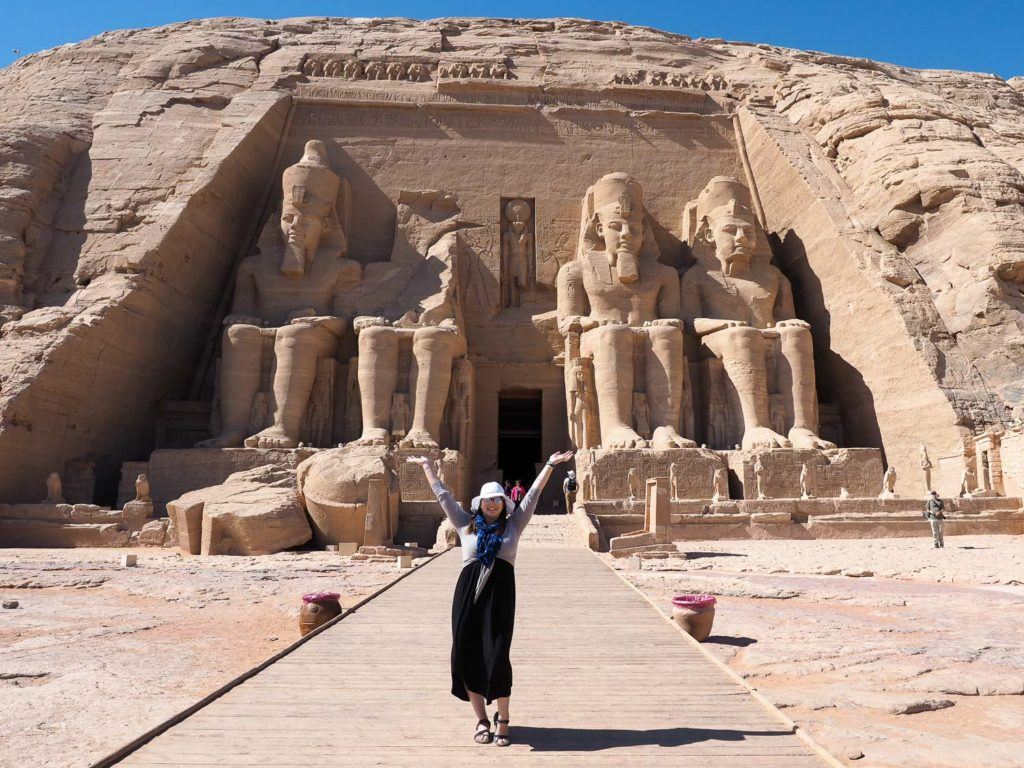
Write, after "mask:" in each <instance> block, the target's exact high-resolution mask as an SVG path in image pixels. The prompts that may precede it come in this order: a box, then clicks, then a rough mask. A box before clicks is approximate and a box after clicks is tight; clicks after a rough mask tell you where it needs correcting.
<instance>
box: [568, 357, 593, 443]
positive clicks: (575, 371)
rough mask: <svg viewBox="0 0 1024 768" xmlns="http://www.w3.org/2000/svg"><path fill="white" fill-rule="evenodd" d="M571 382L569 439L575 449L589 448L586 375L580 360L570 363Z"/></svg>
mask: <svg viewBox="0 0 1024 768" xmlns="http://www.w3.org/2000/svg"><path fill="white" fill-rule="evenodd" d="M571 376H572V379H571V381H572V384H571V386H570V390H569V395H570V398H569V400H570V402H569V426H570V439H571V440H572V442H573V445H575V446H576V448H577V450H582V449H585V448H589V447H590V444H589V441H588V439H587V430H588V422H589V419H588V418H587V377H586V371H585V370H584V368H583V363H582V362H581V361H580V360H578V359H577V360H574V361H573V363H572V373H571Z"/></svg>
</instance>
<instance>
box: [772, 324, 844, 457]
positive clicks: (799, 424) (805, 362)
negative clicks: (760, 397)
mask: <svg viewBox="0 0 1024 768" xmlns="http://www.w3.org/2000/svg"><path fill="white" fill-rule="evenodd" d="M777 330H778V331H779V335H780V337H781V342H782V343H781V344H780V345H779V349H780V352H781V357H782V359H781V360H780V361H779V362H780V365H779V367H778V376H779V388H780V389H781V390H782V391H783V392H786V391H789V392H792V400H791V402H790V403H787V409H788V410H789V411H790V412H789V413H787V414H786V415H787V416H790V417H791V418H792V422H791V423H792V425H793V426H792V428H791V429H790V430H789V439H790V441H792V443H793V447H794V448H822V449H825V448H835V445H833V444H832V443H830V442H828V441H827V440H822V439H821V438H820V437H818V392H817V389H816V387H815V383H814V343H813V340H812V338H811V332H810V331H809V330H808V329H807V328H802V327H800V326H790V325H784V326H782V327H780V328H778V329H777Z"/></svg>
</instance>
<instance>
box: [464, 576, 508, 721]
mask: <svg viewBox="0 0 1024 768" xmlns="http://www.w3.org/2000/svg"><path fill="white" fill-rule="evenodd" d="M482 568H483V565H481V563H480V562H479V561H473V562H472V563H469V564H468V565H466V566H464V567H463V568H462V574H461V575H460V576H459V583H458V584H456V585H455V597H454V599H453V600H452V695H453V696H457V697H458V698H460V699H462V700H463V701H469V695H468V694H467V693H466V690H467V689H468V690H470V691H472V692H473V693H479V694H480V695H481V696H483V697H484V698H485V699H487V703H488V704H490V703H491V702H492V701H493V700H494V699H497V698H500V697H502V696H510V695H511V694H512V663H511V662H510V661H509V659H508V652H509V648H510V647H511V646H512V630H513V629H514V625H515V618H516V571H515V568H513V567H512V565H511V564H510V563H508V562H506V561H505V560H501V559H496V560H495V561H494V570H493V571H491V575H490V578H488V579H487V583H486V584H485V585H484V588H483V591H482V592H481V593H480V597H478V598H477V599H476V601H475V602H474V601H473V596H474V595H475V594H476V582H477V577H478V576H479V575H480V570H481V569H482Z"/></svg>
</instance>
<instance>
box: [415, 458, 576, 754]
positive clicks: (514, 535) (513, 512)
mask: <svg viewBox="0 0 1024 768" xmlns="http://www.w3.org/2000/svg"><path fill="white" fill-rule="evenodd" d="M571 458H572V451H566V452H564V453H553V454H551V458H549V459H548V461H547V464H545V465H544V469H542V470H541V472H540V474H539V475H537V479H536V480H534V481H533V485H532V486H531V487H530V490H529V492H527V493H526V496H525V498H524V500H523V503H522V504H521V505H520V506H518V507H515V508H514V507H513V504H512V500H511V499H510V498H508V497H507V496H506V495H505V492H504V490H503V489H502V487H501V484H500V483H484V485H483V487H481V488H480V495H479V496H477V497H475V498H474V499H473V502H472V504H471V505H470V511H469V512H466V511H465V510H464V509H463V508H462V506H461V505H460V504H459V503H458V502H456V501H455V497H454V496H452V493H451V491H449V490H448V489H447V488H446V487H445V486H444V484H443V483H442V482H441V481H440V480H439V479H438V477H437V473H436V472H435V471H434V465H433V463H432V462H431V461H430V459H428V458H426V457H423V456H417V457H412V458H410V459H409V461H410V462H412V463H414V464H419V465H420V466H421V467H422V468H423V473H424V474H425V475H426V476H427V482H429V483H430V487H431V489H432V490H433V491H434V494H435V495H436V496H437V501H438V503H439V504H440V505H441V509H443V510H444V513H445V515H446V516H447V517H448V520H449V521H451V524H452V525H454V526H455V528H456V530H458V532H459V540H460V541H461V542H462V573H461V574H460V576H459V581H458V584H456V586H455V596H454V599H453V600H452V656H451V668H452V695H453V696H456V697H457V698H460V699H462V700H463V701H468V702H470V703H471V704H472V705H473V712H475V713H476V716H477V725H476V733H475V734H474V736H473V740H474V741H476V742H477V743H478V744H490V743H491V741H493V742H494V743H495V744H497V745H498V746H499V747H507V746H508V745H509V744H511V743H512V741H511V739H510V738H509V735H508V724H509V697H510V696H511V695H512V664H511V662H510V661H509V658H508V653H509V648H510V647H511V645H512V630H513V627H514V624H515V611H516V579H515V569H514V567H513V566H514V565H515V561H516V550H517V549H518V547H519V537H520V536H522V534H523V529H524V528H526V525H527V524H528V523H529V522H530V518H531V517H533V511H534V509H536V507H537V500H538V499H540V494H541V491H543V490H544V486H545V485H546V484H547V482H548V479H550V477H551V470H552V469H553V468H554V466H555V465H556V464H561V463H563V462H566V461H569V459H571ZM517 485H518V483H517ZM519 487H522V486H519ZM495 699H497V702H498V708H497V711H496V712H495V713H494V726H495V730H494V733H493V734H492V733H491V721H490V720H489V719H488V717H487V707H486V705H487V704H490V703H491V702H492V701H494V700H495Z"/></svg>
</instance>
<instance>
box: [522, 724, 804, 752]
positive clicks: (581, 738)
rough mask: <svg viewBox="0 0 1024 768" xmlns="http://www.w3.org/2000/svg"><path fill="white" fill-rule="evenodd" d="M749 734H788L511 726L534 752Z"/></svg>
mask: <svg viewBox="0 0 1024 768" xmlns="http://www.w3.org/2000/svg"><path fill="white" fill-rule="evenodd" d="M749 736H791V734H790V732H789V731H786V730H782V729H779V730H777V731H733V730H725V729H720V728H652V729H651V730H647V731H635V730H628V729H624V728H623V729H619V728H535V727H532V726H521V727H518V728H516V727H513V728H512V739H513V741H515V742H518V743H520V744H527V745H529V746H530V747H531V748H532V749H533V751H535V752H596V751H599V750H602V749H614V748H615V747H639V746H657V747H680V746H683V745H684V744H696V743H697V742H700V741H743V740H744V739H746V738H747V737H749Z"/></svg>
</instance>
